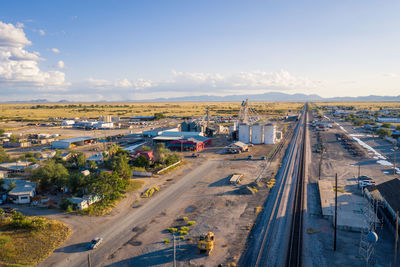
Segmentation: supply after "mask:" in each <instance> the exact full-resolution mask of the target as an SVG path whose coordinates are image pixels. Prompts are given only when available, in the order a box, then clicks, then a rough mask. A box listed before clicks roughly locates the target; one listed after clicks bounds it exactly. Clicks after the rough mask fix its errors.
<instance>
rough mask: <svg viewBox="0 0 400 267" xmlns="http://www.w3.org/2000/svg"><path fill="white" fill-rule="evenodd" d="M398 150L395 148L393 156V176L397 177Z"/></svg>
mask: <svg viewBox="0 0 400 267" xmlns="http://www.w3.org/2000/svg"><path fill="white" fill-rule="evenodd" d="M396 150H397V148H396V147H394V148H393V154H394V161H393V163H394V164H393V175H396Z"/></svg>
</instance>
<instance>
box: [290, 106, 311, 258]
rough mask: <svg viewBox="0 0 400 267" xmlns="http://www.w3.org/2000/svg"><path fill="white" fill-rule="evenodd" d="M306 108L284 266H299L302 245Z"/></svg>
mask: <svg viewBox="0 0 400 267" xmlns="http://www.w3.org/2000/svg"><path fill="white" fill-rule="evenodd" d="M307 112H308V110H307V108H306V110H305V116H304V126H303V136H302V143H301V148H300V149H301V153H300V164H299V169H298V173H297V182H296V190H295V198H294V206H293V215H292V225H291V231H290V239H289V247H288V254H287V262H286V266H301V263H302V259H301V256H302V245H303V203H304V180H305V179H304V177H305V151H306V127H307Z"/></svg>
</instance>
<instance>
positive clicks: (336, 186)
mask: <svg viewBox="0 0 400 267" xmlns="http://www.w3.org/2000/svg"><path fill="white" fill-rule="evenodd" d="M337 190H338V185H337V173H336V175H335V234H334V239H333V250H334V251H336V229H337Z"/></svg>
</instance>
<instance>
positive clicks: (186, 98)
mask: <svg viewBox="0 0 400 267" xmlns="http://www.w3.org/2000/svg"><path fill="white" fill-rule="evenodd" d="M269 94H277V95H279V96H283V97H285V96H299V97H300V99H299V100H295V99H294V100H287V101H285V100H279V99H278V100H277V99H271V100H268V99H262V100H259V101H260V102H268V101H271V102H274V101H278V102H296V101H298V102H304V101H311V102H315V101H327V102H329V101H343V102H346V101H356V102H357V101H366V102H379V101H382V102H399V101H400V95H364V96H355V97H352V96H341V97H339V96H338V97H328V98H326V97H321V96H319V95H318V94H308V95H307V94H302V93H292V94H290V93H281V92H278V91H273V92H266V93H264V94H247V95H242V94H234V95H212V94H203V95H197V96H183V97H171V98H151V99H127V100H110V101H107V100H102V101H73V100H72V101H71V100H68V99H59V100H53V101H50V100H47V99H29V100H14V101H13V100H11V101H0V104H6V103H32V104H34V103H48V104H57V103H58V104H62V103H127V102H168V101H171V102H237V101H239V100H238V99H231V100H229V98H232V97H240V98H241V99H243V100H244V99H246V98H250V99H251V97H252V96H260V95H269ZM207 97H213V98H215V97H217V98H218V99H217V100H211V99H206V100H201V99H199V98H207ZM301 97H304V98H301ZM307 97H317V98H319V99H315V98H314V100H307V99H306V98H307ZM190 98H193V100H191V99H190ZM196 98H197V99H196ZM221 98H228V99H227V100H223V99H221ZM364 98H371V100H365V99H364ZM374 98H383V99H385V100H382V99H376V100H374ZM387 98H394V99H393V100H390V99H387ZM341 99H343V100H341ZM252 101H253V102H257V100H254V99H253V100H252Z"/></svg>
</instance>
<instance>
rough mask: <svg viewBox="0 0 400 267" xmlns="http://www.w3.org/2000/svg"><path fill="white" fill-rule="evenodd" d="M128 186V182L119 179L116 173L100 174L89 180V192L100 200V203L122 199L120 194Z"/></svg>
mask: <svg viewBox="0 0 400 267" xmlns="http://www.w3.org/2000/svg"><path fill="white" fill-rule="evenodd" d="M127 186H128V181H126V180H124V179H122V178H120V177H119V176H118V174H117V173H115V172H114V173H112V174H110V173H107V172H101V173H100V174H99V175H94V176H92V178H91V182H90V186H89V191H90V192H92V193H93V194H95V195H97V196H99V197H101V198H102V201H113V200H116V199H118V198H120V197H122V192H123V191H124V190H125V189H126V187H127Z"/></svg>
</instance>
